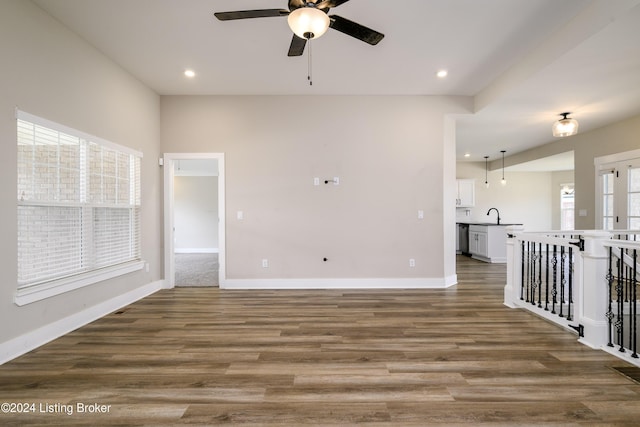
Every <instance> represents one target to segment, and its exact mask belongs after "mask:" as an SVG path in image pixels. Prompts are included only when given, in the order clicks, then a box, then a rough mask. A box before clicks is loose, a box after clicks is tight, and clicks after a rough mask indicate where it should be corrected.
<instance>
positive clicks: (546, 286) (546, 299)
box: [544, 243, 549, 311]
mask: <svg viewBox="0 0 640 427" xmlns="http://www.w3.org/2000/svg"><path fill="white" fill-rule="evenodd" d="M545 253H546V256H545V262H546V268H545V284H544V294H545V296H544V311H549V244H548V243H547V250H546V252H545Z"/></svg>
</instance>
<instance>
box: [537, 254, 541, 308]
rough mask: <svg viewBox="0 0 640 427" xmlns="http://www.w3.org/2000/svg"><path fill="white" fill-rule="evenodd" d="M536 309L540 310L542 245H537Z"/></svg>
mask: <svg viewBox="0 0 640 427" xmlns="http://www.w3.org/2000/svg"><path fill="white" fill-rule="evenodd" d="M536 285H537V287H538V308H542V243H538V281H537V283H536Z"/></svg>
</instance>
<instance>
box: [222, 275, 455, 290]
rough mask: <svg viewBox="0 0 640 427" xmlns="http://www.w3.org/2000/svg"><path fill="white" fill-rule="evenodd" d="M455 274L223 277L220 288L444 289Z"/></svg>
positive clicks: (453, 279)
mask: <svg viewBox="0 0 640 427" xmlns="http://www.w3.org/2000/svg"><path fill="white" fill-rule="evenodd" d="M456 283H458V281H457V276H456V275H455V274H454V275H452V276H447V277H443V278H397V279H224V280H222V281H221V283H220V288H222V289H444V288H448V287H451V286H453V285H455V284H456Z"/></svg>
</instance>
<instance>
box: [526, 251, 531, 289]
mask: <svg viewBox="0 0 640 427" xmlns="http://www.w3.org/2000/svg"><path fill="white" fill-rule="evenodd" d="M530 271H531V242H527V289H526V298H525V302H529V293H530V292H531V291H530V280H531V276H530V274H531V273H530Z"/></svg>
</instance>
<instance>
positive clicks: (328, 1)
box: [316, 0, 349, 9]
mask: <svg viewBox="0 0 640 427" xmlns="http://www.w3.org/2000/svg"><path fill="white" fill-rule="evenodd" d="M348 1H349V0H322V1H321V2H319V3H316V7H317V8H318V9H325V8H333V7H338V6H340V5H341V4H345V3H346V2H348Z"/></svg>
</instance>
